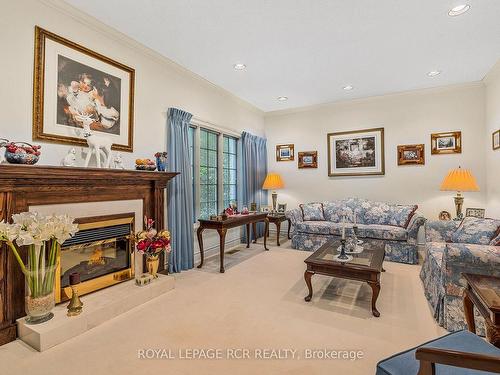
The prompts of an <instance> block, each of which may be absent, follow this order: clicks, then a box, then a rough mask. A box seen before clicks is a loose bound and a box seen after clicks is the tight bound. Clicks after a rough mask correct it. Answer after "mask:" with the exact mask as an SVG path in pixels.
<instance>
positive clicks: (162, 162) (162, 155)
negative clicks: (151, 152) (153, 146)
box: [155, 152, 167, 172]
mask: <svg viewBox="0 0 500 375" xmlns="http://www.w3.org/2000/svg"><path fill="white" fill-rule="evenodd" d="M155 158H156V167H157V168H158V171H160V172H165V171H166V170H167V153H166V152H157V153H156V154H155Z"/></svg>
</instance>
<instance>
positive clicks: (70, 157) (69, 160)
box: [62, 147, 76, 167]
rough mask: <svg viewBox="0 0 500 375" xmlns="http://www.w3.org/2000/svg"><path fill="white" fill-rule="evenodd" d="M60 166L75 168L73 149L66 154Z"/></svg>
mask: <svg viewBox="0 0 500 375" xmlns="http://www.w3.org/2000/svg"><path fill="white" fill-rule="evenodd" d="M62 165H64V166H65V167H75V166H76V150H75V148H74V147H73V148H71V150H69V151H68V154H67V155H66V156H65V157H64V159H63V161H62Z"/></svg>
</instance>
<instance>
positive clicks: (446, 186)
mask: <svg viewBox="0 0 500 375" xmlns="http://www.w3.org/2000/svg"><path fill="white" fill-rule="evenodd" d="M441 190H442V191H456V192H457V195H456V197H455V209H456V210H457V217H456V218H455V220H461V219H462V218H463V213H462V207H463V205H464V197H463V195H462V192H463V191H479V186H477V183H476V179H475V178H474V176H473V175H472V173H471V172H470V171H469V170H467V169H462V168H460V167H458V169H452V170H451V171H449V172H448V175H447V176H446V177H445V178H444V180H443V182H442V183H441Z"/></svg>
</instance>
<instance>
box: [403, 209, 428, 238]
mask: <svg viewBox="0 0 500 375" xmlns="http://www.w3.org/2000/svg"><path fill="white" fill-rule="evenodd" d="M426 221H427V219H426V218H425V217H423V216H422V215H421V214H420V213H419V212H415V214H414V215H413V217H412V218H411V220H410V223H409V224H408V227H407V231H408V242H410V243H413V244H416V243H417V238H418V232H419V230H420V228H421V227H422V225H424V224H425V222H426Z"/></svg>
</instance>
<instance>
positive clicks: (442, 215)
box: [439, 211, 451, 221]
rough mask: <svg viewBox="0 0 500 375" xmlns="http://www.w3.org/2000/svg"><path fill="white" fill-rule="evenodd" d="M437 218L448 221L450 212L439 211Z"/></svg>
mask: <svg viewBox="0 0 500 375" xmlns="http://www.w3.org/2000/svg"><path fill="white" fill-rule="evenodd" d="M439 220H441V221H450V220H451V214H450V213H449V212H448V211H441V212H440V213H439Z"/></svg>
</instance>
